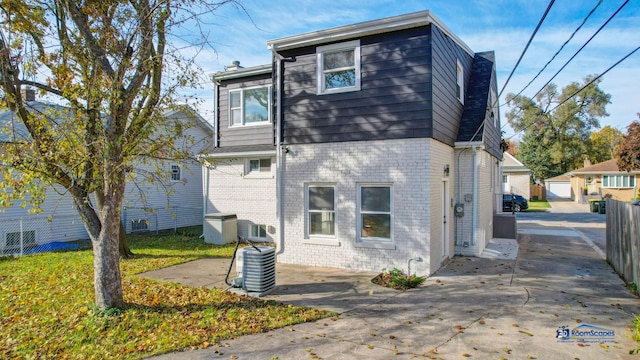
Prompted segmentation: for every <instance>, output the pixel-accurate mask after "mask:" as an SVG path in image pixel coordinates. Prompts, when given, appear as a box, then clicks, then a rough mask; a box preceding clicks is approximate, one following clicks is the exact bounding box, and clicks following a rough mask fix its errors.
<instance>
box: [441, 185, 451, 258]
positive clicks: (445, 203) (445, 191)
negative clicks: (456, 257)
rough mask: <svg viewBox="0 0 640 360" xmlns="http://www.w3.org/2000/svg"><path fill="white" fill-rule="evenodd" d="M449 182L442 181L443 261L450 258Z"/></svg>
mask: <svg viewBox="0 0 640 360" xmlns="http://www.w3.org/2000/svg"><path fill="white" fill-rule="evenodd" d="M449 201H450V200H449V180H443V181H442V204H441V215H442V231H441V232H442V234H441V236H440V237H441V238H442V243H441V244H440V246H441V248H442V259H444V258H446V257H447V256H449V212H450V210H451V209H450V206H449Z"/></svg>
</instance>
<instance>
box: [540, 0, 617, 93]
mask: <svg viewBox="0 0 640 360" xmlns="http://www.w3.org/2000/svg"><path fill="white" fill-rule="evenodd" d="M628 3H629V0H626V1H625V2H624V3H623V4H622V5H620V7H619V8H618V10H616V11H615V12H614V13H613V14H612V15H611V16H610V17H609V18H608V19H607V21H605V22H604V24H602V25H601V26H600V28H598V30H597V31H596V32H595V33H593V35H591V37H590V38H589V40H587V41H586V42H585V43H584V45H582V46H581V47H580V49H578V51H576V52H575V54H573V56H571V58H570V59H569V60H567V62H565V63H564V65H562V67H561V68H560V69H559V70H558V71H557V72H556V73H555V74H554V75H553V76H552V77H551V79H549V81H547V82H546V83H545V84H544V85H542V87H541V88H540V90H538V91H537V92H536V93H535V94H534V95H533V96H532V97H531V98H532V99H533V98H535V97H536V95H538V94H540V93H541V92H542V90H544V88H545V87H546V86H547V85H549V84H550V83H551V81H553V79H555V78H556V76H558V74H560V72H561V71H562V70H564V68H565V67H567V65H569V63H570V62H571V61H573V59H574V58H575V57H576V56H578V54H579V53H580V52H581V51H582V49H584V48H585V47H586V46H587V44H589V43H590V42H591V40H593V38H594V37H596V35H598V33H600V31H602V29H603V28H604V27H605V26H607V24H609V22H610V21H611V20H612V19H613V18H614V17H615V16H616V15H618V13H619V12H620V11H621V10H622V8H624V7H625V5H627V4H628Z"/></svg>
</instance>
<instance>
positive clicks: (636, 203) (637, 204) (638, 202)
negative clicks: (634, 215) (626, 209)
mask: <svg viewBox="0 0 640 360" xmlns="http://www.w3.org/2000/svg"><path fill="white" fill-rule="evenodd" d="M631 205H636V206H640V200H636V201H634V202H632V203H631Z"/></svg>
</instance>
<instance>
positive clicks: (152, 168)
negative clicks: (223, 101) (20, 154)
mask: <svg viewBox="0 0 640 360" xmlns="http://www.w3.org/2000/svg"><path fill="white" fill-rule="evenodd" d="M25 95H26V99H27V108H28V109H29V110H30V111H33V112H37V113H41V114H43V115H44V116H48V117H50V118H52V119H54V120H55V121H57V122H64V121H65V118H67V117H69V116H72V113H71V110H70V109H69V108H67V107H64V106H61V105H56V104H51V103H47V102H42V101H38V100H36V99H35V92H34V91H33V90H31V91H27V92H26V94H25ZM163 116H164V118H165V119H166V120H167V122H179V123H180V124H181V126H182V128H183V136H182V137H180V138H178V139H177V140H176V146H177V147H181V148H185V149H190V152H191V153H192V154H193V157H194V158H195V156H197V154H198V153H200V152H202V150H203V149H205V148H208V147H210V142H211V140H212V134H213V127H212V126H211V124H209V123H208V122H207V121H206V120H205V119H203V118H202V117H201V116H200V115H198V114H197V113H196V112H195V111H193V110H192V109H190V108H188V107H183V108H178V109H174V110H167V111H165V112H164V113H163ZM29 139H30V135H29V133H28V131H27V130H26V128H25V126H24V125H23V124H22V122H21V121H20V120H19V119H18V117H17V116H16V115H15V114H14V113H13V112H12V111H10V110H9V109H0V151H1V147H2V145H3V144H7V143H12V142H14V141H25V140H26V141H28V140H29ZM202 171H203V169H202V167H201V166H200V163H199V162H198V161H194V160H182V161H177V160H176V161H169V160H166V161H160V160H158V161H150V160H148V159H147V161H144V160H142V159H141V160H140V161H138V162H136V163H135V164H134V166H133V167H132V169H131V171H130V172H129V174H128V177H127V183H126V188H125V190H126V193H125V198H124V201H123V207H122V221H123V224H124V227H125V231H126V232H127V233H132V232H139V231H157V230H165V229H175V228H180V227H187V226H197V225H202V211H203V199H202V196H203V194H202V190H203V182H202V181H203V178H204V176H203V172H202ZM149 174H153V176H154V180H155V181H153V182H150V181H148V180H145V179H147V177H148V175H149ZM45 185H46V186H45V188H46V190H45V196H46V197H45V199H43V200H42V202H41V203H40V210H41V212H40V213H38V214H32V213H31V211H30V210H31V206H26V205H27V204H26V203H24V204H23V203H22V202H20V201H16V202H15V203H14V204H13V205H12V206H8V207H0V254H3V253H5V254H6V253H20V252H23V251H26V252H28V251H29V250H32V249H33V248H34V247H36V246H38V245H45V244H49V243H53V242H68V241H74V240H80V239H88V238H89V236H88V234H87V232H86V230H85V227H84V224H83V222H82V220H81V218H80V215H79V214H78V212H77V210H76V208H75V206H74V204H73V201H72V198H71V195H69V194H67V191H66V190H65V189H64V188H61V187H60V186H58V185H55V184H45ZM23 205H25V206H24V207H23Z"/></svg>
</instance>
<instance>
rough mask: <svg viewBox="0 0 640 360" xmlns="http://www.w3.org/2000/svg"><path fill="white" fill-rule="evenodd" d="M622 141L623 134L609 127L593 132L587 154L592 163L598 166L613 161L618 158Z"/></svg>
mask: <svg viewBox="0 0 640 360" xmlns="http://www.w3.org/2000/svg"><path fill="white" fill-rule="evenodd" d="M621 141H622V132H621V131H620V130H618V129H616V128H613V127H611V126H609V125H607V126H605V127H603V128H602V129H600V131H596V132H592V133H591V135H590V137H589V144H588V148H587V151H588V152H587V154H588V156H589V160H591V163H593V164H597V163H601V162H603V161H607V160H611V159H613V158H614V157H615V156H616V151H617V150H618V147H619V146H620V142H621Z"/></svg>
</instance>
